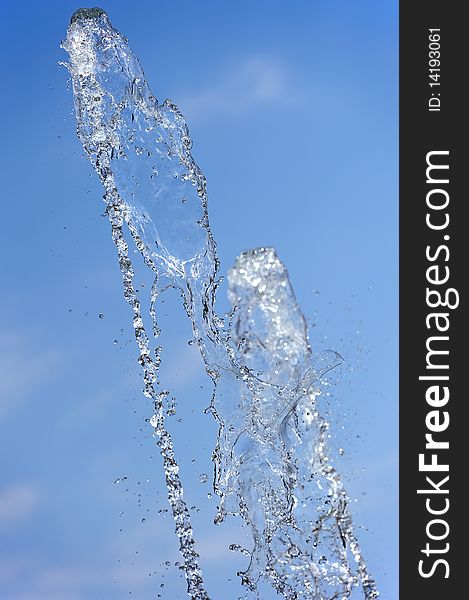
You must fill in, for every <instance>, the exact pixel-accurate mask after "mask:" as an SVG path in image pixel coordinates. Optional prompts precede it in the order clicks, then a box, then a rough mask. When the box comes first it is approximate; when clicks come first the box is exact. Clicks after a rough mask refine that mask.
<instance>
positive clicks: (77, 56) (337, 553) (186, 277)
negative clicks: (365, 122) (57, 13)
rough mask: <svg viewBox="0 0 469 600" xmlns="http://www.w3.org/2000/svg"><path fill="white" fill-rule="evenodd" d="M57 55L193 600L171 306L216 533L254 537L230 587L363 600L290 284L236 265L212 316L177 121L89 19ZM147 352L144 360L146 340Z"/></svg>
mask: <svg viewBox="0 0 469 600" xmlns="http://www.w3.org/2000/svg"><path fill="white" fill-rule="evenodd" d="M63 48H64V49H65V50H66V51H67V52H68V54H69V57H70V60H69V63H68V64H67V67H68V69H69V71H70V74H71V77H72V84H73V93H74V101H75V111H76V116H77V122H78V135H79V137H80V140H81V142H82V144H83V147H84V149H85V151H86V153H87V155H88V156H89V158H90V160H91V163H92V165H93V167H94V168H95V170H96V172H97V173H98V175H99V177H100V179H101V182H102V184H103V186H104V191H105V195H104V200H105V202H106V205H107V208H106V211H107V215H108V217H109V220H110V223H111V228H112V238H113V241H114V243H115V245H116V248H117V254H118V259H119V266H120V269H121V273H122V277H123V282H124V296H125V299H126V300H127V302H128V303H129V304H130V306H131V308H132V312H133V326H134V332H135V338H136V341H137V344H138V347H139V352H140V356H139V362H140V364H141V366H142V369H143V378H144V394H145V396H146V397H147V398H149V399H150V400H151V402H152V403H153V406H154V415H153V417H152V418H151V420H150V423H151V425H152V427H153V428H154V431H155V434H156V437H157V440H158V446H159V448H160V451H161V455H162V457H163V466H164V474H165V479H166V485H167V489H168V500H169V503H170V506H171V509H172V513H173V517H174V521H175V530H176V535H177V536H178V539H179V546H180V552H181V555H182V557H183V561H184V571H185V576H186V581H187V591H188V594H189V596H190V597H191V598H196V599H198V598H200V599H207V598H208V595H207V592H206V591H205V587H204V583H203V579H202V573H201V570H200V567H199V565H198V554H197V552H196V550H195V542H194V535H193V530H192V527H191V522H190V514H189V510H188V508H187V506H186V504H185V502H184V497H183V487H182V482H181V479H180V477H179V467H178V463H177V461H176V457H175V452H174V448H173V443H172V439H171V436H170V434H169V432H168V430H167V429H166V427H165V419H164V399H165V396H166V394H167V391H165V390H164V389H160V386H159V381H158V372H159V368H160V364H161V359H162V349H161V348H160V346H159V345H158V337H159V335H160V329H159V326H158V321H157V317H158V301H159V298H160V296H161V294H163V293H164V292H165V290H167V289H168V288H177V289H179V290H180V292H181V295H182V298H183V304H184V307H185V310H186V312H187V315H188V317H189V318H190V320H191V323H192V329H193V334H194V339H195V340H196V341H197V344H198V347H199V349H200V352H201V355H202V358H203V360H204V362H205V366H206V370H207V373H208V375H209V376H210V378H211V379H212V381H213V383H214V394H213V398H212V403H211V412H212V414H213V416H214V417H215V419H216V420H217V423H218V425H219V434H218V439H217V441H216V445H215V451H214V462H215V481H214V488H215V491H216V492H217V494H218V496H219V499H220V506H219V510H218V513H217V515H216V517H215V523H220V522H222V521H223V520H224V518H225V517H226V515H236V516H239V517H240V518H241V519H242V520H243V521H244V523H245V524H246V525H247V526H248V527H249V529H250V531H251V533H252V539H253V548H252V549H251V550H250V551H246V550H244V549H241V548H239V547H235V546H233V547H232V549H234V550H236V549H238V550H240V551H242V552H243V553H245V554H247V555H248V556H249V557H250V561H249V566H248V568H247V569H246V571H244V572H243V573H241V574H240V575H241V577H242V582H243V584H244V585H245V586H246V588H247V589H248V590H256V588H257V585H258V584H259V583H260V582H261V581H263V580H264V581H268V582H270V584H271V585H272V586H273V588H274V589H275V590H276V591H277V592H278V593H279V594H280V595H281V596H283V597H284V598H287V599H291V600H294V599H298V598H305V599H311V600H333V599H343V600H345V599H347V598H349V597H350V595H351V593H352V591H353V589H355V588H356V587H357V586H359V585H361V587H362V590H363V595H364V597H365V598H366V599H367V600H370V599H373V598H377V597H378V592H377V591H376V587H375V583H374V581H373V579H372V578H371V577H370V576H369V574H368V572H367V567H366V564H365V561H364V559H363V557H362V555H361V552H360V548H359V545H358V542H357V540H356V538H355V535H354V532H353V528H352V520H351V516H350V511H349V508H348V502H349V501H348V497H347V494H346V492H345V489H344V487H343V485H342V482H341V479H340V476H339V474H338V473H337V471H336V470H335V469H334V467H333V466H332V465H331V463H330V461H329V459H328V455H327V448H326V443H325V441H326V438H327V430H328V423H327V422H326V421H325V420H324V419H323V418H322V417H321V415H320V414H319V412H318V408H317V403H316V397H317V396H318V394H319V393H320V391H319V383H320V381H321V379H322V378H323V377H324V376H325V375H326V373H327V372H328V371H330V370H331V369H333V368H334V367H335V366H337V365H338V364H340V362H341V358H340V356H339V355H338V354H337V353H334V352H323V353H320V354H314V353H313V352H312V350H311V348H310V345H309V342H308V332H307V328H306V324H305V319H304V316H303V314H302V312H301V310H300V308H299V306H298V304H297V302H296V299H295V295H294V293H293V290H292V288H291V285H290V282H289V279H288V273H287V271H286V269H285V267H284V265H283V264H282V263H281V261H280V260H279V258H278V257H277V255H276V253H275V251H274V250H273V249H271V248H259V249H256V250H252V251H248V252H245V253H243V254H241V255H240V256H239V257H238V258H237V260H236V262H235V265H234V266H233V268H232V269H231V270H230V271H229V274H228V287H229V290H228V294H229V299H230V301H231V304H232V310H231V313H230V314H229V315H228V317H227V318H226V319H225V320H224V319H221V318H220V317H219V316H218V315H217V314H216V312H215V297H216V291H217V284H218V279H217V276H218V270H219V263H218V258H217V254H216V245H215V242H214V239H213V236H212V233H211V230H210V226H209V220H208V212H207V195H206V182H205V178H204V176H203V174H202V172H201V171H200V169H199V168H198V166H197V165H196V164H195V162H194V160H193V158H192V155H191V145H192V142H191V139H190V136H189V131H188V128H187V125H186V123H185V121H184V118H183V116H182V115H181V113H180V112H179V110H178V108H177V107H176V106H175V105H174V104H173V103H172V102H171V101H169V100H166V101H165V102H163V103H162V104H160V103H158V101H157V100H156V98H155V97H154V96H153V95H152V93H151V91H150V89H149V87H148V84H147V82H146V80H145V77H144V73H143V71H142V68H141V67H140V64H139V62H138V60H137V58H136V57H135V56H134V54H133V53H132V50H131V49H130V47H129V45H128V43H127V40H126V39H125V38H124V37H123V36H122V35H121V34H120V33H119V32H118V31H117V30H115V29H114V28H113V27H112V25H111V23H110V21H109V18H108V17H107V15H106V13H105V12H104V11H103V10H101V9H98V8H94V9H80V10H78V11H77V12H76V13H75V14H74V15H73V16H72V19H71V22H70V25H69V28H68V31H67V37H66V41H65V42H64V43H63ZM125 228H128V230H129V232H130V234H131V237H132V239H133V242H134V243H135V245H136V247H137V249H138V250H139V251H140V253H141V255H142V257H143V260H144V262H145V264H146V265H147V267H148V268H149V269H150V270H151V271H152V273H153V277H154V283H153V286H152V290H151V298H150V300H151V303H150V316H151V319H152V324H153V327H152V334H151V335H149V334H148V333H147V331H146V330H145V327H144V318H143V317H144V315H142V310H141V304H140V301H139V298H138V296H137V293H136V291H135V289H134V286H133V276H134V272H133V267H132V263H131V260H130V258H129V249H128V245H127V241H126V238H125ZM152 339H153V340H155V342H156V344H155V347H154V348H153V350H152V348H151V345H152V342H151V340H152Z"/></svg>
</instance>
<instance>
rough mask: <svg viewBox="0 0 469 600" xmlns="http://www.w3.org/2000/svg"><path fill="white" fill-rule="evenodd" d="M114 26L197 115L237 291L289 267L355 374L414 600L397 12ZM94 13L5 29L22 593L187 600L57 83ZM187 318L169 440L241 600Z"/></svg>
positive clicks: (353, 396) (7, 567) (6, 431)
mask: <svg viewBox="0 0 469 600" xmlns="http://www.w3.org/2000/svg"><path fill="white" fill-rule="evenodd" d="M101 6H102V7H103V8H104V9H106V10H107V11H108V13H109V15H110V17H111V20H112V22H113V24H114V25H115V26H116V27H117V28H118V29H119V30H120V31H122V32H123V33H124V34H125V35H126V36H127V37H128V38H129V40H130V44H131V46H132V48H133V49H134V51H135V53H136V54H137V55H138V56H139V57H140V60H141V63H142V65H143V67H144V69H145V72H146V75H147V79H148V80H149V83H150V86H151V88H152V90H153V92H154V93H155V95H156V96H157V97H158V98H159V99H160V100H163V99H164V98H165V97H167V96H169V97H171V98H172V99H173V100H174V101H175V102H176V103H177V104H178V106H179V107H180V108H181V110H182V112H183V113H184V115H185V116H186V119H187V122H188V124H189V126H190V130H191V134H192V138H193V140H194V150H193V154H194V157H195V159H196V161H197V162H198V164H199V165H200V166H201V168H202V170H203V171H204V173H205V175H206V176H207V179H208V191H209V202H210V203H209V211H210V220H211V226H212V230H213V232H214V235H215V238H216V240H217V242H218V248H219V254H220V258H221V261H222V271H223V272H226V270H227V269H228V268H229V266H230V265H231V264H232V263H233V261H234V258H235V257H236V255H237V254H238V253H239V252H240V251H242V250H244V249H248V248H252V247H257V246H261V245H271V246H275V247H276V248H277V250H278V253H279V256H280V257H281V259H282V260H283V261H284V263H285V264H286V265H287V267H288V269H289V272H290V276H291V281H292V284H293V286H294V289H295V290H296V293H297V297H298V300H299V303H300V305H301V306H302V308H303V311H304V312H305V314H306V316H307V317H308V320H309V322H310V325H311V343H312V345H313V347H314V348H315V349H317V350H321V349H327V348H333V349H335V350H338V351H339V352H340V353H341V354H342V355H343V356H344V358H345V360H346V362H345V365H344V367H342V368H341V371H340V373H337V374H336V376H335V377H334V382H333V385H331V386H330V388H328V393H329V395H328V396H324V398H323V399H322V403H323V405H322V410H323V411H324V413H325V414H327V416H328V417H329V418H330V420H331V435H332V437H331V446H332V447H336V446H339V445H340V446H341V447H343V448H344V449H345V454H344V456H343V457H342V458H341V459H340V462H339V464H338V465H337V466H338V468H339V470H340V471H341V472H342V473H343V474H344V479H345V481H346V485H347V488H348V490H349V493H350V497H351V505H352V510H353V514H354V518H355V522H356V524H357V534H358V537H359V538H360V540H361V544H362V549H363V552H364V554H365V556H366V557H367V561H368V564H369V567H370V570H371V572H372V574H373V575H374V576H375V577H376V579H377V581H378V586H379V589H380V590H381V594H382V597H383V598H384V599H388V598H396V597H397V417H398V412H397V360H396V358H397V141H398V140H397V90H398V87H397V41H398V36H397V2H394V1H393V2H385V1H384V0H380V1H376V0H369V1H364V0H357V1H354V2H350V1H348V0H340V1H339V0H327V1H326V0H315V1H298V0H297V1H295V2H291V3H288V4H287V3H285V2H277V1H274V0H269V1H268V2H267V1H264V0H257V1H256V2H247V1H245V2H236V3H235V2H219V1H218V2H215V1H211V0H210V1H209V0H203V1H200V2H193V3H192V2H190V1H189V0H185V1H181V2H170V1H162V0H161V1H158V2H155V1H151V2H150V1H135V2H124V1H114V2H111V1H103V2H102V3H101ZM78 7H79V5H77V4H76V3H75V2H70V1H69V0H61V1H60V2H59V1H56V2H54V1H51V0H45V1H44V2H26V3H15V4H13V3H8V4H7V3H4V4H3V8H2V13H3V14H2V23H1V25H0V27H1V44H2V46H3V48H2V55H3V61H2V83H3V93H2V96H1V104H2V106H1V118H2V142H1V147H0V149H1V153H2V157H1V165H2V172H3V176H2V235H1V256H2V260H1V281H2V294H1V299H0V302H1V325H0V368H1V379H0V390H1V394H0V440H1V441H0V445H1V456H0V470H1V473H2V477H1V480H0V535H1V537H2V539H3V541H2V544H1V547H0V589H1V590H2V592H1V595H2V598H4V599H5V600H55V599H57V600H59V599H60V600H85V599H86V600H94V599H96V600H97V599H100V600H102V599H103V598H105V599H107V598H113V599H120V598H128V597H129V595H130V597H136V598H142V599H143V598H154V597H156V596H157V594H160V595H161V597H162V598H166V599H167V600H169V599H171V600H172V599H176V598H184V597H185V585H184V582H183V580H182V579H181V573H180V572H179V571H178V570H177V568H175V567H174V562H176V561H178V560H179V558H178V553H177V545H176V541H175V539H174V535H173V533H172V530H173V524H172V520H171V517H170V516H169V515H168V514H167V512H165V511H166V510H167V502H166V499H165V490H164V485H163V481H162V470H161V464H160V462H161V461H160V457H159V455H158V452H157V448H156V446H155V440H154V439H153V438H152V436H151V433H150V427H149V425H148V423H147V422H145V419H148V418H149V417H150V416H151V414H152V413H151V409H150V407H149V406H148V405H147V404H146V401H145V399H144V398H143V396H142V395H141V392H140V389H141V387H142V386H141V382H140V372H139V367H138V364H137V361H136V358H137V351H136V347H135V344H134V343H133V341H132V332H131V315H130V311H129V309H128V307H127V305H126V304H125V302H124V300H123V298H122V290H121V278H120V273H119V270H118V265H117V261H116V257H115V250H114V246H113V244H112V242H111V238H110V231H109V223H108V221H107V219H106V218H103V216H102V213H103V210H104V204H103V203H102V201H101V197H102V191H101V187H100V184H99V182H98V181H97V178H96V177H95V175H94V173H93V172H92V169H91V166H90V165H89V164H88V162H87V160H86V159H85V158H84V157H83V151H82V149H81V146H80V143H79V142H78V139H77V138H76V134H75V122H74V116H73V111H72V97H71V91H70V85H69V82H68V73H67V71H66V69H64V68H60V67H59V66H58V61H59V60H65V59H66V55H65V53H64V52H63V51H61V50H60V49H59V42H60V40H61V39H63V38H64V36H65V30H66V26H67V24H68V20H69V18H70V15H71V13H72V12H73V11H74V10H75V9H76V8H78ZM136 262H138V257H136ZM140 276H141V277H142V278H144V277H145V274H144V273H143V271H142V273H141V274H140V272H138V273H137V283H138V278H139V277H140ZM176 304H177V303H176ZM223 308H224V304H223V302H221V304H220V310H222V309H223ZM178 310H179V309H176V308H175V307H174V306H173V307H169V308H168V312H167V316H166V315H164V316H163V317H164V318H163V322H164V324H165V327H166V331H167V332H169V333H167V338H168V342H167V344H168V347H169V349H170V351H169V352H168V356H167V358H166V359H165V360H166V363H164V365H163V368H165V369H166V377H167V380H168V382H169V385H173V386H174V389H176V388H177V402H178V408H177V414H176V415H175V416H174V417H170V418H168V426H169V427H170V428H171V430H172V432H173V435H174V438H175V445H176V449H177V453H178V458H179V460H180V462H181V469H182V477H183V481H184V482H185V487H186V497H187V500H188V503H189V506H196V507H197V508H195V509H194V510H193V513H194V515H193V524H194V527H195V536H196V539H197V540H198V549H199V552H200V554H201V564H202V567H203V570H204V575H205V580H206V583H207V588H208V590H209V592H210V595H211V597H212V598H213V599H214V600H221V599H223V600H224V599H225V598H226V599H227V600H231V599H235V598H237V597H238V596H239V595H240V594H241V588H240V586H239V580H238V578H237V577H236V575H235V573H236V570H239V569H241V568H243V567H244V566H245V565H246V561H245V558H243V557H242V556H240V555H238V554H233V553H231V552H229V551H228V550H227V549H226V548H227V546H228V544H230V543H234V542H240V543H242V541H243V536H244V543H247V542H246V541H245V532H243V531H242V530H241V529H240V528H239V527H238V526H237V524H236V522H235V520H232V521H228V522H227V524H226V525H223V526H221V527H214V526H213V525H212V524H211V519H212V518H213V516H214V512H215V503H216V500H215V499H214V498H211V499H209V498H208V495H209V494H210V476H211V469H212V467H211V463H210V453H211V451H212V449H213V445H214V439H215V436H216V428H215V424H214V422H213V419H212V417H211V416H210V415H204V414H203V412H202V411H203V408H205V407H206V406H207V404H208V403H209V396H210V385H209V383H208V381H207V378H206V376H205V375H204V373H203V368H202V365H201V362H200V359H199V358H198V356H197V351H196V350H195V349H194V348H193V347H191V346H188V345H187V340H188V339H189V337H190V331H189V326H188V324H187V323H185V321H182V320H181V319H182V316H181V315H182V311H180V310H179V312H178ZM100 313H102V316H103V318H100V317H99V314H100ZM179 419H180V421H179ZM194 461H195V462H194ZM203 473H207V474H208V475H209V481H208V482H206V483H202V482H201V481H200V480H199V477H200V475H201V474H203ZM123 477H127V479H125V480H122V478H123ZM119 478H120V479H121V481H120V482H118V483H113V481H115V480H117V479H119ZM202 479H204V478H203V477H202ZM166 561H168V564H165V562H166ZM162 586H163V587H162ZM263 594H264V595H263V596H262V598H263V600H267V598H270V597H273V594H272V593H270V594H268V593H267V592H263Z"/></svg>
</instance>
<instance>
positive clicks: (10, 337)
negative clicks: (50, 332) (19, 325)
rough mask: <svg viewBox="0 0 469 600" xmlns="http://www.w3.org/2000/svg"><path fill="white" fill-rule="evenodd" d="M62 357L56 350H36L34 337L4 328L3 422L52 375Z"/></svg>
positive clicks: (0, 337) (0, 341) (0, 343)
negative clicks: (33, 344)
mask: <svg viewBox="0 0 469 600" xmlns="http://www.w3.org/2000/svg"><path fill="white" fill-rule="evenodd" d="M59 360H60V356H59V354H58V353H57V352H54V351H52V350H48V349H43V350H42V351H41V352H34V350H33V348H32V343H31V340H30V339H27V338H26V336H24V335H22V334H21V333H17V332H11V331H0V422H1V421H2V420H3V419H4V418H6V417H7V416H8V414H9V413H10V411H11V410H13V408H14V407H15V406H17V405H18V403H19V402H21V401H22V400H24V399H25V398H26V396H27V395H28V394H29V393H30V392H32V391H37V389H38V386H39V385H41V384H42V383H44V381H45V380H47V379H49V378H50V377H51V376H52V374H53V373H54V372H55V370H56V369H57V365H58V362H59Z"/></svg>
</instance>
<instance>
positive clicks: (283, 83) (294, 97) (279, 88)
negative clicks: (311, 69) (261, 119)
mask: <svg viewBox="0 0 469 600" xmlns="http://www.w3.org/2000/svg"><path fill="white" fill-rule="evenodd" d="M300 99H301V94H300V93H299V92H298V90H294V86H293V85H292V82H291V78H290V75H289V73H288V70H287V68H286V67H285V65H283V64H281V63H279V62H277V61H276V60H274V59H272V58H269V57H265V56H252V57H250V58H247V59H245V60H244V61H243V62H241V63H240V64H238V65H237V66H236V67H234V68H231V70H229V71H227V72H226V73H225V74H224V75H223V76H221V77H220V78H219V79H218V80H217V81H214V82H213V83H210V84H207V85H206V86H205V87H202V88H201V89H199V90H196V91H195V92H193V93H191V94H188V95H186V96H184V95H183V96H182V97H180V98H178V104H179V105H180V107H181V109H182V111H183V113H184V114H185V115H187V117H188V119H189V120H190V122H194V121H205V120H207V119H211V118H214V117H219V116H224V117H241V116H244V115H245V114H247V113H249V112H251V111H254V110H256V109H258V108H262V107H266V106H272V105H278V106H286V105H288V106H291V105H292V104H295V103H298V102H299V101H300Z"/></svg>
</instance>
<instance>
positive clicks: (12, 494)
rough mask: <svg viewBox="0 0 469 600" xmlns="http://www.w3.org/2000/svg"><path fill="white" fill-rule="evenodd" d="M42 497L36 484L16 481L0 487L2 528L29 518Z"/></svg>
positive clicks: (0, 525) (0, 519)
mask: <svg viewBox="0 0 469 600" xmlns="http://www.w3.org/2000/svg"><path fill="white" fill-rule="evenodd" d="M39 499H40V491H39V489H38V488H37V486H35V485H31V484H28V483H15V484H13V485H9V486H7V487H4V488H0V528H10V527H14V526H15V525H17V524H19V523H22V522H23V521H26V520H28V519H29V518H30V517H31V516H32V514H33V513H34V510H35V508H36V506H37V505H38V502H39Z"/></svg>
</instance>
